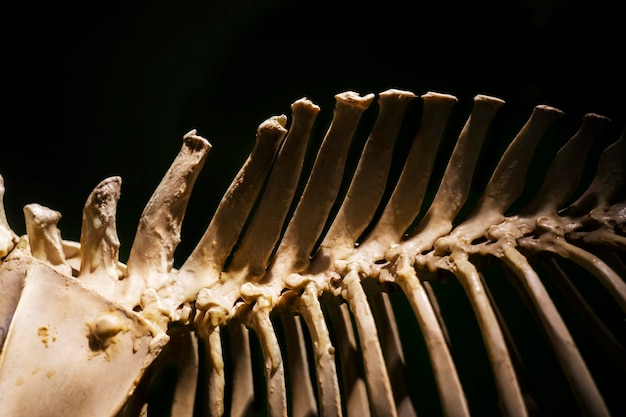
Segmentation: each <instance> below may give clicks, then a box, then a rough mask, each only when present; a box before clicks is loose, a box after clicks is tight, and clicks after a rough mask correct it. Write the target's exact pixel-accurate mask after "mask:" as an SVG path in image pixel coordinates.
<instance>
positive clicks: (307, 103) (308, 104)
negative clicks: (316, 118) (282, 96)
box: [291, 97, 320, 113]
mask: <svg viewBox="0 0 626 417" xmlns="http://www.w3.org/2000/svg"><path fill="white" fill-rule="evenodd" d="M297 109H306V110H308V111H312V112H315V113H317V112H319V111H320V108H319V106H317V105H315V104H314V103H313V102H312V101H311V100H309V99H308V98H306V97H302V98H301V99H298V100H296V101H295V102H294V103H293V104H292V105H291V110H292V111H295V110H297Z"/></svg>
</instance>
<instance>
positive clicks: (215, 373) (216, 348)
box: [200, 327, 226, 417]
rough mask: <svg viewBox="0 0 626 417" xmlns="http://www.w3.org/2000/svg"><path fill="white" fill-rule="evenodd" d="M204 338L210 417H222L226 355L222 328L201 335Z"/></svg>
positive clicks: (212, 329)
mask: <svg viewBox="0 0 626 417" xmlns="http://www.w3.org/2000/svg"><path fill="white" fill-rule="evenodd" d="M200 334H201V335H202V336H203V339H204V342H205V346H206V350H205V354H206V362H207V375H206V378H207V381H208V390H209V392H208V395H207V398H208V403H209V404H208V407H207V411H208V415H209V416H211V417H214V416H215V417H221V416H222V415H223V414H224V386H225V384H226V380H225V376H224V355H223V353H222V338H221V337H220V328H219V327H214V328H211V329H209V330H208V331H207V332H201V333H200Z"/></svg>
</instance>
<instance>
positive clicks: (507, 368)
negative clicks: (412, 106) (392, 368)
mask: <svg viewBox="0 0 626 417" xmlns="http://www.w3.org/2000/svg"><path fill="white" fill-rule="evenodd" d="M451 261H452V262H453V263H454V268H453V272H454V274H455V275H456V276H457V278H458V279H459V281H460V282H461V284H462V285H463V288H464V289H465V292H466V293H467V296H468V297H469V300H470V303H471V305H472V309H473V310H474V313H475V314H476V318H477V320H478V325H479V327H480V331H481V333H482V335H483V340H484V342H485V348H486V349H487V355H488V357H489V361H490V362H491V368H492V370H493V374H494V378H495V383H496V388H497V390H498V398H499V404H500V409H501V411H502V413H503V414H504V415H506V416H527V415H528V413H527V411H526V404H524V400H523V398H522V393H521V390H520V387H519V384H518V382H517V376H516V375H515V370H514V368H513V364H512V363H511V357H510V355H509V351H508V348H507V346H506V343H505V341H504V336H503V335H502V331H501V330H500V325H499V324H498V320H497V319H496V316H495V314H494V311H493V308H492V307H491V303H490V302H489V298H488V297H487V295H486V293H485V289H484V288H483V284H482V282H481V280H480V277H479V275H478V271H477V270H476V268H475V267H474V265H472V264H471V263H470V262H469V261H468V258H467V254H466V253H464V252H461V251H456V252H453V253H452V255H451Z"/></svg>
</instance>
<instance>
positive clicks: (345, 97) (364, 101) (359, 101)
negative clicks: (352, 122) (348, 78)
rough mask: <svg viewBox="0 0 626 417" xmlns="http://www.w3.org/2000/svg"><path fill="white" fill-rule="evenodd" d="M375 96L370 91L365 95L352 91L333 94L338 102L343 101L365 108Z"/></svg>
mask: <svg viewBox="0 0 626 417" xmlns="http://www.w3.org/2000/svg"><path fill="white" fill-rule="evenodd" d="M375 97H376V96H375V95H374V94H372V93H370V94H366V95H365V96H363V97H361V96H360V95H359V93H355V92H354V91H344V92H343V93H339V94H337V95H335V99H336V100H337V101H338V102H341V103H345V104H348V105H350V106H353V107H356V108H360V109H367V108H368V107H369V106H370V104H372V101H374V98H375Z"/></svg>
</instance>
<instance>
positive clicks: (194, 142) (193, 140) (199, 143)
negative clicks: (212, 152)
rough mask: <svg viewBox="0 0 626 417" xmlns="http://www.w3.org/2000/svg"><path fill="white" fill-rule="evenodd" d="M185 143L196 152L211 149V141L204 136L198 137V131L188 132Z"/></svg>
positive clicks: (184, 138) (184, 137)
mask: <svg viewBox="0 0 626 417" xmlns="http://www.w3.org/2000/svg"><path fill="white" fill-rule="evenodd" d="M183 141H184V143H185V145H187V146H188V147H189V148H191V149H193V150H195V151H208V150H209V149H211V144H210V143H209V141H208V140H206V139H205V138H203V137H202V136H198V135H197V130H196V129H191V130H190V131H189V132H187V133H186V134H185V136H183Z"/></svg>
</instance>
